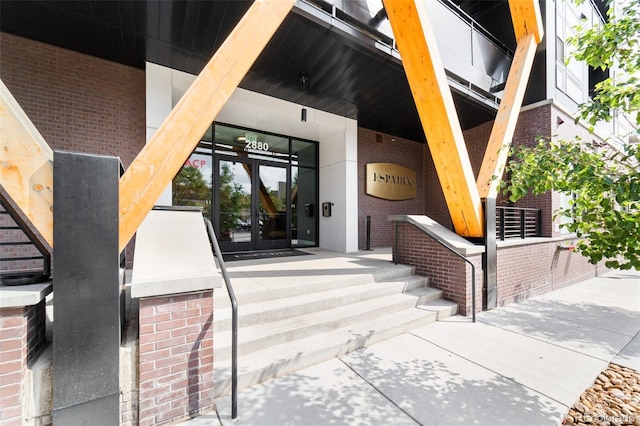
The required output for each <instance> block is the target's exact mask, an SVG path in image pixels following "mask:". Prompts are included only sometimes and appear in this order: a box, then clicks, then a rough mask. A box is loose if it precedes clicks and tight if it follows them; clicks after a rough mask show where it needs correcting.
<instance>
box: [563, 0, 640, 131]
mask: <svg viewBox="0 0 640 426" xmlns="http://www.w3.org/2000/svg"><path fill="white" fill-rule="evenodd" d="M639 10H640V0H629V1H628V2H627V3H626V4H625V6H624V7H623V8H622V10H621V13H619V14H618V15H616V14H615V13H614V10H613V9H609V12H608V18H609V21H608V22H607V23H605V24H602V25H597V26H594V27H593V28H584V27H582V26H578V27H577V28H576V29H577V31H578V35H577V36H576V37H572V38H570V39H569V40H568V41H569V42H570V43H571V44H573V46H574V47H575V53H574V59H575V60H579V61H584V62H585V63H587V64H588V65H589V66H591V67H593V68H600V69H601V70H606V69H611V68H615V67H617V68H618V69H620V70H623V71H624V73H623V74H624V75H621V74H618V75H617V76H616V77H615V79H614V78H613V77H609V78H607V79H606V80H604V81H602V82H600V83H598V84H596V87H595V94H594V96H593V99H592V100H591V101H590V102H587V103H585V104H583V105H582V106H581V109H580V115H579V117H578V118H579V119H581V120H584V121H585V122H587V123H589V124H590V125H592V126H593V125H595V124H596V123H597V122H598V121H602V120H604V121H610V120H611V119H612V118H613V114H614V113H615V111H616V110H622V111H625V112H628V113H636V116H635V119H636V125H640V115H638V114H637V112H638V111H640V81H639V80H638V78H637V75H638V72H640V12H639Z"/></svg>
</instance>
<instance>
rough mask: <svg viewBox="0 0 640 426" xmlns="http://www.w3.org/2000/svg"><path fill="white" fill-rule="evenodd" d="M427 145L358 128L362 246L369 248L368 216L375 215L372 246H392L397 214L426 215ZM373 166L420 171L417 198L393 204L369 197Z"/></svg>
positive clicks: (372, 219)
mask: <svg viewBox="0 0 640 426" xmlns="http://www.w3.org/2000/svg"><path fill="white" fill-rule="evenodd" d="M424 153H425V145H424V144H422V143H419V142H413V141H410V140H407V139H402V138H397V137H393V136H390V135H386V134H383V133H378V132H374V131H373V130H368V129H363V128H359V129H358V246H359V247H360V248H364V247H365V246H366V227H367V222H366V221H367V216H371V247H385V246H390V245H391V241H392V229H391V224H390V223H389V222H388V221H387V217H388V216H389V215H394V214H424V206H425V200H426V199H427V194H426V193H425V179H424V175H423V157H424ZM369 163H394V164H399V165H401V166H404V167H408V168H410V169H412V170H413V171H415V172H416V180H417V182H416V198H414V199H412V200H402V201H392V200H383V199H381V198H376V197H372V196H371V195H367V192H366V191H367V190H366V181H367V179H366V166H367V164H369Z"/></svg>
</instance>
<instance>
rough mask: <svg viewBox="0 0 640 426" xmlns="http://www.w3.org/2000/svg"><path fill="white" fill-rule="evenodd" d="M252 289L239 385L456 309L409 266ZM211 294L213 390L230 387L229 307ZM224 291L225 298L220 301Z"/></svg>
mask: <svg viewBox="0 0 640 426" xmlns="http://www.w3.org/2000/svg"><path fill="white" fill-rule="evenodd" d="M300 278H301V279H300V281H301V282H300V284H299V285H296V286H289V287H287V288H283V289H279V290H277V291H274V290H269V291H265V290H257V291H255V292H252V293H249V294H245V295H243V296H244V297H243V298H242V299H240V300H239V314H240V317H239V330H238V341H239V343H238V353H239V356H238V388H239V389H242V388H245V387H248V386H251V385H254V384H258V383H262V382H264V381H267V380H269V379H271V378H273V377H279V376H283V375H286V374H288V373H291V372H293V371H295V370H298V369H301V368H304V367H307V366H310V365H313V364H316V363H319V362H322V361H326V360H328V359H330V358H332V357H335V356H339V355H342V354H345V353H347V352H350V351H353V350H356V349H359V348H362V347H365V346H368V345H370V344H373V343H375V342H378V341H381V340H384V339H388V338H390V337H393V336H396V335H398V334H401V333H404V332H406V331H408V330H411V329H413V328H416V327H420V326H423V325H427V324H430V323H432V322H434V321H436V320H438V319H442V318H446V317H448V316H451V315H454V314H456V313H457V309H458V306H457V305H456V304H454V303H451V302H447V301H445V300H443V299H442V298H441V297H442V292H441V291H440V290H437V289H434V288H431V287H429V286H428V279H427V278H425V277H420V276H416V275H415V274H414V270H413V268H411V267H409V266H404V267H402V266H401V267H398V268H395V269H394V270H393V271H389V270H386V271H381V272H378V273H375V272H374V273H372V274H371V275H369V276H367V277H366V278H365V277H359V278H358V279H355V280H354V279H353V278H350V279H344V280H340V279H338V280H336V279H334V280H332V281H327V282H321V283H318V282H316V283H313V284H311V285H305V284H304V282H303V280H304V277H300ZM217 293H218V295H216V298H215V302H214V303H215V306H216V307H215V311H214V347H215V351H214V367H215V368H214V382H215V394H216V396H221V395H224V394H228V393H230V391H231V308H230V307H228V305H229V303H228V296H227V294H226V290H225V289H224V288H222V289H220V290H219V291H218V292H217ZM225 299H226V302H225Z"/></svg>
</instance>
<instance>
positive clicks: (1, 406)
mask: <svg viewBox="0 0 640 426" xmlns="http://www.w3.org/2000/svg"><path fill="white" fill-rule="evenodd" d="M49 287H50V285H49ZM2 290H3V289H2V288H0V298H4V297H6V298H7V299H5V300H8V299H9V297H8V296H5V295H6V294H9V293H3V292H2ZM37 293H39V292H37ZM43 297H44V296H43ZM44 307H45V301H44V300H40V301H39V302H38V303H36V304H35V305H31V306H18V307H2V308H0V348H1V349H0V424H2V425H3V426H11V425H22V424H23V422H24V420H25V419H24V417H25V413H24V408H23V404H24V402H25V401H24V395H25V389H24V383H25V380H24V377H25V372H26V370H27V364H28V363H29V362H30V361H31V360H32V359H34V358H35V357H36V356H37V355H38V354H39V353H40V352H41V351H42V349H43V348H44V346H45V343H46V342H45V310H44Z"/></svg>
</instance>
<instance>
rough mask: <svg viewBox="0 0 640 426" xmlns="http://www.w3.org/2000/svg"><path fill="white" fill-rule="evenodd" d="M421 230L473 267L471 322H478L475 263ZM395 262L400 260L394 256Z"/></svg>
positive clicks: (396, 250) (442, 241)
mask: <svg viewBox="0 0 640 426" xmlns="http://www.w3.org/2000/svg"><path fill="white" fill-rule="evenodd" d="M416 228H417V229H420V227H418V226H416ZM420 230H421V231H422V232H423V233H425V234H427V235H428V236H430V237H431V238H432V239H433V240H434V241H435V242H437V243H438V244H440V245H441V246H442V247H444V248H446V249H447V250H449V251H450V252H451V253H453V254H455V255H456V256H458V257H459V258H460V259H462V260H464V261H465V262H466V263H468V264H469V265H471V320H472V322H476V266H475V265H474V264H473V262H471V261H470V260H469V259H467V258H466V257H465V256H463V255H461V254H460V253H458V251H457V250H456V249H455V248H453V247H451V246H449V244H448V243H447V242H446V241H444V240H442V239H440V238H439V237H437V236H435V235H433V234H429V233H428V232H426V231H424V230H423V229H420ZM395 253H398V222H397V221H396V248H395ZM393 261H394V263H395V264H396V265H397V264H398V260H397V259H396V256H393Z"/></svg>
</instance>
